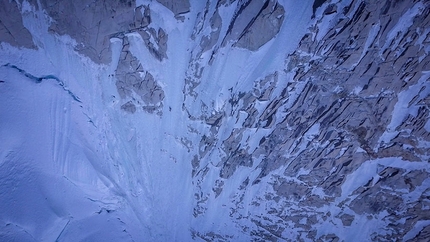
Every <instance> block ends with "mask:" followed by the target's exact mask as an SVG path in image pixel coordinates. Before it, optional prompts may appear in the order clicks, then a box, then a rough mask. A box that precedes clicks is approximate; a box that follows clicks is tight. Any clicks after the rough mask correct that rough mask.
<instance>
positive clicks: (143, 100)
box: [115, 37, 164, 113]
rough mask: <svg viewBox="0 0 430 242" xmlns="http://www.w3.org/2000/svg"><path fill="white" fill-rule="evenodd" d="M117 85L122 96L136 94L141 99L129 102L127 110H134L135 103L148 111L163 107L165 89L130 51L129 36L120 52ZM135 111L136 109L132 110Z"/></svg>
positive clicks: (125, 38)
mask: <svg viewBox="0 0 430 242" xmlns="http://www.w3.org/2000/svg"><path fill="white" fill-rule="evenodd" d="M115 76H116V87H117V90H118V93H119V94H120V96H121V98H123V99H126V98H135V97H134V94H136V95H138V96H139V98H140V101H134V102H133V103H131V101H129V102H128V103H129V104H128V103H127V106H126V107H127V109H125V107H121V108H122V109H124V110H126V111H132V110H133V108H132V107H131V109H130V106H131V104H132V105H133V107H134V108H136V106H138V107H139V106H140V107H142V109H143V110H144V111H146V112H148V113H154V112H157V113H159V112H160V109H161V108H162V106H163V104H162V102H163V99H164V91H163V89H162V88H161V86H160V85H158V83H157V82H156V80H155V79H154V77H153V76H152V74H151V73H149V72H148V71H144V69H143V67H142V65H141V63H140V61H139V60H138V59H137V58H136V57H135V56H134V55H133V54H132V53H131V52H130V51H129V43H128V39H127V37H124V39H123V48H122V51H121V54H120V59H119V62H118V66H117V69H116V71H115ZM132 113H134V111H133V112H132Z"/></svg>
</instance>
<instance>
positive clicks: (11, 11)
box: [0, 1, 37, 49]
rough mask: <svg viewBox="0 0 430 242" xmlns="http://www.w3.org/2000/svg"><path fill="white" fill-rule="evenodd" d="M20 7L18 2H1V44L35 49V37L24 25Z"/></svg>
mask: <svg viewBox="0 0 430 242" xmlns="http://www.w3.org/2000/svg"><path fill="white" fill-rule="evenodd" d="M20 7H21V6H20V5H18V2H17V1H1V2H0V42H7V43H9V44H11V45H12V46H17V47H25V48H31V49H35V48H37V46H36V45H35V44H34V42H33V37H32V36H31V33H30V32H29V31H28V29H27V28H25V27H24V25H23V22H22V16H21V11H20Z"/></svg>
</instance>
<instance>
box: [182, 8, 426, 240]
mask: <svg viewBox="0 0 430 242" xmlns="http://www.w3.org/2000/svg"><path fill="white" fill-rule="evenodd" d="M248 4H252V3H248ZM254 4H256V3H254ZM315 11H317V14H316V15H315V16H316V17H315V18H314V20H313V23H312V24H311V25H310V28H309V33H307V34H306V35H305V36H303V38H302V40H301V41H300V43H299V46H298V48H297V50H296V51H294V52H293V53H291V54H290V55H289V56H288V57H287V58H286V60H285V69H284V70H283V71H284V72H285V73H291V75H292V77H293V78H292V79H291V80H279V79H278V78H277V74H276V73H274V74H273V75H270V76H268V77H266V78H265V79H262V80H257V81H256V82H255V88H254V90H253V91H252V92H251V91H250V92H248V93H238V94H236V95H234V97H232V99H231V100H230V101H229V105H231V110H237V111H236V112H235V113H233V114H224V115H225V116H224V117H229V116H231V117H235V116H236V115H239V112H242V113H245V115H246V118H245V119H244V120H243V123H242V124H241V125H239V127H240V128H235V129H233V131H232V132H231V134H230V136H229V137H228V138H227V139H225V140H222V141H221V144H222V145H221V146H220V148H221V149H222V151H223V154H225V156H224V157H221V158H220V161H219V163H218V165H219V166H220V173H219V179H220V180H216V182H214V185H213V187H214V190H213V192H214V193H215V194H214V196H215V197H217V196H219V193H220V191H221V193H222V184H223V183H222V181H224V180H228V179H229V178H230V177H232V176H233V175H234V174H235V173H236V172H239V171H243V169H239V167H241V166H242V167H249V166H250V167H252V164H258V165H257V169H258V170H260V172H259V175H258V176H257V177H256V178H254V179H251V178H250V177H246V178H245V179H244V181H243V182H244V186H243V187H242V189H243V190H240V189H239V187H238V188H237V189H238V192H237V193H235V195H234V196H233V197H231V203H232V206H231V209H232V213H231V216H232V218H233V219H237V220H238V222H237V224H238V226H241V225H243V231H244V233H251V234H252V235H253V236H254V238H255V239H257V238H260V239H261V238H264V239H267V240H274V241H276V240H288V239H292V238H296V239H297V240H299V239H310V240H318V239H319V240H327V239H335V240H336V239H339V237H338V236H337V235H336V230H334V229H333V230H330V231H332V233H327V234H324V235H323V234H321V232H320V230H319V228H318V227H320V226H322V225H321V224H324V223H325V222H324V221H327V223H332V224H335V225H336V226H340V227H344V228H345V229H346V228H347V227H350V226H353V225H354V223H357V221H363V219H364V220H365V221H367V222H368V223H373V224H375V226H381V228H380V229H381V230H382V227H383V228H384V230H385V231H386V232H384V233H380V232H378V231H375V232H373V233H372V234H370V238H371V239H372V240H398V239H401V238H404V237H405V236H406V234H407V233H408V232H409V231H411V229H412V228H413V227H414V226H415V225H417V224H420V223H421V222H422V221H424V220H425V219H424V217H423V216H426V215H429V214H430V211H429V210H428V209H427V208H426V209H424V208H423V207H422V205H421V204H422V203H423V202H424V201H427V199H424V200H423V196H424V197H425V196H426V195H425V194H427V192H426V191H428V187H427V185H424V184H425V183H426V182H428V180H426V178H425V177H428V175H427V174H428V172H427V171H425V170H421V167H423V166H428V163H427V157H428V155H429V153H428V149H427V148H425V147H426V145H425V144H426V143H428V142H429V139H430V136H429V131H430V130H429V126H428V117H429V108H428V99H429V94H430V91H428V90H429V88H430V85H429V77H430V76H429V74H428V71H427V70H428V69H429V63H430V59H429V57H428V46H429V44H430V43H429V41H428V38H429V28H428V26H429V21H430V18H429V11H430V8H429V5H428V2H422V1H417V2H415V3H410V2H408V1H398V2H395V3H394V2H390V1H374V2H368V1H358V0H354V1H351V2H348V3H346V2H343V3H338V4H336V3H331V2H327V3H324V4H322V3H321V8H316V9H315ZM318 11H319V12H318ZM238 16H240V15H238ZM251 16H255V15H252V14H251ZM238 18H239V17H238ZM237 21H238V20H237ZM233 26H234V27H232V28H231V30H230V32H229V33H230V34H229V35H227V36H229V37H226V38H225V42H226V41H228V40H229V39H230V38H231V39H238V38H237V36H242V35H240V34H239V33H241V31H235V30H234V29H236V28H239V26H240V25H233ZM272 29H273V28H272ZM233 33H235V34H238V35H237V36H236V37H233ZM240 39H241V38H239V40H240ZM239 43H240V41H238V42H236V43H235V44H234V45H235V46H238V45H239ZM248 44H249V43H248ZM251 45H252V44H251ZM248 47H249V46H248ZM250 49H253V47H251V48H250ZM195 66H197V67H198V68H197V69H196V68H195ZM200 66H202V67H200ZM200 66H199V65H194V66H192V68H190V69H191V70H193V71H194V72H195V73H200V72H201V69H202V68H205V67H203V65H200ZM198 70H200V72H199V71H198ZM196 76H197V75H196ZM196 84H197V85H198V83H196V82H192V81H190V87H193V86H195V85H196ZM275 87H277V88H281V89H282V92H281V93H280V94H275V93H273V92H272V90H273V89H274V88H275ZM190 90H192V89H191V88H190ZM262 102H263V103H264V104H263V105H264V108H261V105H262ZM259 110H262V111H259ZM225 120H227V118H221V119H220V120H219V123H218V126H219V129H220V130H223V128H224V126H223V122H224V121H225ZM252 129H266V130H267V135H265V136H263V137H262V138H259V140H258V144H259V145H258V147H257V148H255V149H251V148H250V145H248V144H249V143H253V142H255V141H252V139H253V137H252V136H249V135H247V133H249V132H250V130H252ZM216 137H218V136H217V135H216V134H212V135H211V136H210V139H208V138H207V137H206V138H205V139H204V140H205V141H203V139H202V142H205V143H207V141H208V140H213V141H212V142H211V143H210V145H206V146H205V147H206V148H205V152H204V153H200V157H199V159H200V160H205V159H206V158H205V155H206V154H210V153H211V149H213V150H215V149H217V148H218V147H219V146H218V145H217V142H216ZM244 137H248V138H247V139H244ZM243 140H246V142H243ZM390 158H392V159H393V161H392V162H388V161H389V160H390ZM210 159H213V157H212V158H210ZM398 159H399V160H400V161H399V162H400V163H396V162H394V160H398ZM212 162H214V161H213V160H212ZM369 162H370V163H369ZM372 162H373V163H372ZM414 162H418V163H419V165H417V168H408V169H402V168H401V167H403V166H408V167H414V165H413V163H414ZM200 164H205V162H200ZM368 164H369V165H370V164H378V165H377V166H376V167H377V168H376V167H375V169H376V170H375V173H374V174H373V173H372V172H373V170H372V171H369V172H371V173H372V175H370V176H369V179H367V178H366V179H365V184H362V185H358V186H357V187H356V189H352V190H351V194H349V190H348V189H347V187H346V185H345V184H347V183H349V182H354V179H358V178H355V176H357V174H359V173H360V172H361V169H364V168H363V167H367V165H368ZM194 169H196V170H197V171H196V174H198V175H197V178H196V180H200V179H201V180H202V181H204V180H205V179H208V178H205V175H204V174H205V173H203V171H204V170H206V169H207V167H201V171H200V173H199V171H198V168H196V167H195V168H194ZM357 170H360V171H357ZM412 177H416V179H414V180H415V182H412V180H411V179H412ZM214 181H215V180H214ZM425 181H426V182H425ZM357 182H358V183H359V184H361V183H360V182H359V181H357ZM269 184H270V185H269ZM253 186H258V187H260V189H263V190H266V192H264V193H263V194H259V195H256V196H255V197H253V198H248V199H252V202H248V203H247V204H245V203H244V202H243V199H244V198H243V197H245V196H246V190H248V189H252V187H253ZM230 189H231V188H230ZM426 189H427V190H426ZM196 190H197V191H199V192H201V190H200V189H196ZM418 190H419V191H418ZM242 191H243V192H242ZM199 192H198V193H199ZM210 194H211V192H208V193H207V195H206V196H201V195H200V196H198V197H197V203H196V210H195V216H204V213H205V210H204V209H202V208H204V207H205V205H204V204H207V203H208V201H210V200H209V199H208V198H210V197H211V195H210ZM411 197H413V198H411ZM263 204H264V205H263ZM261 206H263V208H261ZM327 208H330V209H329V210H330V212H328V211H327ZM334 208H336V209H334ZM253 209H255V211H258V212H255V213H254V212H252V211H253ZM261 210H262V211H264V214H265V215H263V216H262V215H261V214H260V211H261ZM422 214H425V215H422ZM249 220H251V221H253V223H254V224H255V227H254V229H253V230H251V231H252V232H250V231H249V230H250V228H249V227H248V226H245V224H246V222H245V221H249ZM402 220H403V221H404V222H394V221H402ZM240 221H243V222H240ZM390 221H393V222H390ZM420 221H421V222H420ZM293 228H296V229H297V231H299V230H301V231H308V232H306V233H301V232H292V231H295V229H293ZM422 229H423V230H422V231H424V230H425V229H426V228H422ZM286 231H290V234H288V232H286ZM379 231H380V230H379ZM292 234H294V236H293V235H292ZM415 235H416V236H423V235H422V234H421V233H417V234H415ZM412 238H413V237H412ZM417 238H418V237H417ZM417 238H415V239H417Z"/></svg>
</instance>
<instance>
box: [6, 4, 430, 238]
mask: <svg viewBox="0 0 430 242" xmlns="http://www.w3.org/2000/svg"><path fill="white" fill-rule="evenodd" d="M24 3H27V2H24ZM30 3H31V4H32V5H33V6H34V8H35V9H36V10H42V9H43V10H44V11H46V13H47V14H48V15H49V16H50V18H51V20H52V21H51V22H49V30H50V34H53V35H54V36H56V37H55V38H56V39H55V40H56V41H55V42H54V43H55V44H57V45H58V46H60V47H58V48H60V50H63V49H62V48H64V49H66V50H68V49H67V48H69V47H70V46H69V44H70V43H69V42H66V43H63V42H61V41H63V40H62V39H61V36H62V35H70V36H71V37H72V38H73V39H74V41H76V45H73V47H72V48H73V50H74V51H76V52H77V53H79V55H84V56H86V57H89V58H90V60H91V61H92V62H94V63H97V64H100V63H102V65H95V64H94V65H92V64H91V65H90V64H88V62H89V61H88V60H87V59H86V58H83V59H82V60H80V59H79V58H80V57H79V58H78V57H76V56H79V55H78V54H76V53H75V54H76V55H74V54H66V52H64V53H63V52H61V53H63V54H65V55H66V57H67V58H65V59H66V60H67V61H65V62H64V63H63V62H62V61H61V60H57V59H55V58H54V57H52V55H53V54H52V53H51V52H49V50H51V49H50V48H47V47H45V46H44V45H43V44H38V46H37V47H38V48H39V51H40V52H42V54H39V55H40V56H43V55H44V54H45V53H44V52H43V51H46V52H47V53H48V54H45V55H46V56H45V58H46V60H43V61H45V62H44V63H50V65H53V66H54V67H53V68H51V69H49V68H47V67H46V69H45V67H43V68H33V67H32V65H31V64H27V65H26V64H25V63H26V62H25V61H22V59H26V58H28V59H30V58H32V56H33V54H34V53H33V52H25V50H19V51H22V52H18V53H20V54H19V55H12V54H10V53H9V52H8V49H6V48H5V47H2V49H1V51H2V53H5V55H4V56H12V57H13V58H14V59H13V58H11V59H10V60H9V59H7V60H5V59H4V57H1V55H0V57H1V58H2V59H1V66H0V68H1V69H0V74H1V75H2V76H1V77H2V78H3V79H4V80H5V81H3V79H1V81H2V82H1V83H0V85H5V83H6V84H8V83H10V79H11V78H10V76H11V74H8V73H9V72H8V71H15V72H16V73H15V74H16V75H19V76H20V77H22V78H24V79H31V80H33V81H34V80H36V82H37V80H39V82H37V83H38V84H40V83H41V81H42V80H48V81H49V80H55V81H57V82H58V84H59V85H60V86H61V87H62V88H63V90H65V91H67V92H68V93H69V94H71V95H72V94H73V95H72V97H73V98H74V99H72V100H74V101H76V102H78V104H77V105H75V106H76V108H77V109H78V110H79V111H80V112H82V113H83V114H84V116H85V119H84V121H83V120H80V119H78V118H75V117H74V116H66V117H67V118H68V119H70V120H74V119H76V120H74V121H75V123H77V124H76V126H78V127H81V128H82V130H84V131H81V130H79V132H83V133H85V132H87V133H89V137H92V138H93V139H90V138H87V139H88V140H92V142H89V141H87V140H86V139H83V138H82V139H83V141H82V140H79V139H78V141H76V139H77V138H73V142H71V143H73V146H72V147H77V146H78V145H76V143H78V144H80V142H81V143H82V144H83V146H82V150H83V151H82V153H84V154H85V156H83V157H85V158H82V157H81V156H80V155H79V154H80V153H79V151H75V149H78V148H70V149H69V150H71V151H69V150H68V149H66V148H62V147H64V144H67V139H68V137H66V135H64V137H63V136H61V135H60V134H58V133H61V134H62V133H63V131H61V132H56V136H55V139H54V140H53V141H52V143H53V145H50V147H54V148H52V149H55V151H54V152H53V153H54V154H56V155H55V157H60V158H56V159H55V161H54V162H53V163H55V164H56V163H60V164H65V165H64V166H65V167H75V166H77V165H76V160H79V162H77V163H78V164H80V162H81V161H80V160H84V161H86V159H87V160H88V162H87V163H88V164H89V165H82V167H83V168H81V169H77V168H76V170H77V171H75V169H65V168H63V169H60V172H59V173H60V174H61V175H62V177H65V178H67V179H68V181H67V184H69V183H68V182H69V181H72V184H73V186H74V187H78V188H80V189H82V190H83V191H84V192H81V191H80V192H81V193H82V194H85V196H86V197H85V204H92V206H88V207H89V208H88V211H87V212H88V214H90V215H87V214H85V216H87V217H85V216H84V215H81V214H78V213H77V212H76V211H73V212H71V215H68V216H69V217H67V218H66V217H64V216H63V215H57V214H55V213H54V214H55V216H59V218H60V219H61V224H62V227H61V229H56V230H55V231H54V232H46V234H50V235H51V237H52V238H54V239H55V238H57V239H58V238H62V239H63V238H73V235H75V234H77V233H78V232H76V231H80V230H79V229H78V228H79V226H80V224H91V221H96V222H97V224H101V225H104V224H105V223H108V222H106V221H110V220H109V219H112V220H114V221H116V222H118V221H119V222H118V223H120V224H121V225H118V226H117V225H116V224H115V225H112V224H110V226H111V227H107V228H112V227H115V228H121V230H122V231H123V232H121V233H120V234H121V236H122V237H127V239H129V240H130V241H132V240H154V241H156V240H160V239H161V240H165V241H174V240H181V241H187V240H190V239H194V240H198V241H200V240H206V241H212V240H216V241H231V240H247V241H261V240H265V241H338V240H341V241H342V240H344V241H353V240H359V241H366V240H404V241H408V240H412V241H419V240H428V239H429V237H428V234H429V233H428V231H429V228H430V226H429V224H430V222H429V220H428V218H429V217H430V210H429V202H430V201H429V195H430V178H429V173H430V165H429V163H428V158H429V156H430V154H429V147H430V121H429V120H430V119H429V118H430V117H429V116H430V110H429V106H430V84H429V83H430V81H429V78H430V72H429V71H430V64H429V63H430V59H429V52H430V37H429V36H430V34H429V33H430V27H429V26H430V23H429V21H430V17H429V16H430V14H429V12H430V6H429V2H428V1H412V2H411V1H385V0H377V1H365V0H348V1H303V2H301V1H298V2H295V1H281V0H279V1H276V0H265V1H238V0H236V1H235V0H225V1H222V0H221V1H206V2H203V1H186V0H185V1H166V0H158V1H136V2H135V1H119V2H116V1H115V2H109V1H108V2H106V1H105V2H98V1H96V2H93V3H89V4H88V3H87V2H83V1H73V2H67V3H66V2H64V3H63V2H59V1H40V5H38V3H39V2H38V3H36V2H35V1H30ZM6 4H11V3H6ZM11 6H12V5H11ZM12 7H15V6H14V5H13V6H12ZM15 8H16V9H15V10H14V11H15V12H14V14H13V15H14V17H15V18H16V19H20V18H25V17H28V16H29V15H31V14H30V13H29V12H26V15H28V16H21V15H20V12H19V11H18V10H20V7H19V5H17V6H16V7H15ZM0 11H1V10H0ZM23 12H24V11H23ZM36 14H39V15H36ZM36 14H35V16H36V17H35V18H34V19H38V18H37V16H39V19H41V18H40V17H41V16H43V14H44V13H42V12H38V13H36ZM15 15H16V16H15ZM0 19H1V17H0ZM76 20H77V21H76ZM2 21H3V20H2ZM39 21H41V20H39ZM18 25H20V23H19V22H18ZM24 25H25V26H26V28H27V27H28V26H30V27H32V28H30V27H28V28H29V29H31V31H32V32H31V33H32V34H37V31H43V29H42V30H40V29H37V28H36V29H35V27H34V26H31V25H30V24H28V22H27V25H26V24H25V21H24ZM14 29H15V28H14ZM19 29H21V27H19ZM11 33H13V32H12V31H11ZM23 35H26V34H25V30H23ZM47 39H48V38H47ZM1 41H8V42H12V41H13V40H12V39H11V38H10V37H7V38H5V39H1ZM40 41H42V40H40V39H39V42H40ZM42 42H43V41H42ZM43 43H45V42H43ZM46 43H49V44H52V42H49V41H47V42H46ZM19 45H22V46H25V47H27V48H28V47H29V46H30V45H29V44H28V43H26V44H22V43H21V44H19ZM56 48H57V47H56ZM52 50H53V51H54V53H56V51H57V50H56V49H55V48H54V47H53V48H52ZM40 52H37V53H40ZM21 53H24V54H21ZM67 53H69V52H67ZM16 56H24V57H16ZM61 58H62V57H61ZM76 59H79V61H78V62H77V63H78V64H76V63H75V62H74V61H75V60H76ZM53 60H54V61H53ZM55 60H56V61H55ZM21 62H22V63H21ZM9 63H11V64H9ZM71 63H72V64H71ZM15 64H16V65H15ZM21 65H24V67H22V66H21ZM74 65H78V66H79V65H82V66H83V67H82V68H80V69H79V68H75V67H74V68H75V69H73V70H80V71H82V70H85V69H90V68H89V67H91V68H93V69H91V70H90V71H88V72H94V73H95V74H92V75H91V74H88V73H84V74H83V75H82V77H85V78H88V79H85V78H80V79H83V80H84V81H82V80H80V79H79V80H76V79H77V78H76V79H75V77H74V75H75V74H76V73H71V74H70V75H67V74H64V73H62V72H61V71H59V70H65V69H67V70H68V68H69V66H74ZM35 66H37V65H35ZM32 68H33V69H32ZM27 69H30V70H27ZM47 70H50V71H52V72H53V74H56V75H47V73H44V74H43V75H42V74H40V73H41V72H42V73H43V72H45V71H47ZM4 73H6V74H4ZM30 73H35V74H30ZM36 74H37V75H36ZM57 74H58V76H61V78H60V77H57ZM39 76H40V78H39ZM73 82H79V83H80V85H83V86H85V87H86V88H87V90H86V89H85V88H79V87H78V86H76V85H75V86H73V85H72V87H69V86H68V84H69V85H70V84H73ZM43 83H45V82H43ZM39 87H40V86H39ZM0 88H1V86H0ZM74 88H75V89H78V91H76V90H74ZM70 89H73V92H72V91H70ZM87 92H88V93H96V94H97V95H93V96H91V97H88V96H90V94H88V93H87ZM75 94H76V95H78V96H79V97H80V98H79V99H76V97H77V96H75ZM57 98H58V97H57ZM58 99H59V100H61V103H65V102H66V101H64V98H62V99H60V98H58ZM53 100H57V99H55V98H53ZM69 102H70V101H69ZM70 105H73V103H72V104H70ZM51 106H53V105H51ZM55 107H56V109H55V110H54V111H55V112H53V113H54V114H56V115H57V114H58V113H60V111H58V110H60V108H59V107H58V105H56V106H55ZM57 109H58V110H57ZM81 110H82V111H81ZM64 112H65V111H64ZM81 116H82V115H81ZM61 117H62V116H61ZM79 117H80V116H79ZM51 118H52V119H54V120H56V122H57V123H68V122H70V121H67V122H66V121H63V119H65V120H67V119H66V118H58V117H54V116H53V117H51ZM73 118H74V119H73ZM57 119H59V120H60V121H57ZM82 123H88V125H87V126H85V125H84V124H82ZM54 127H57V126H55V125H54ZM61 129H64V130H66V131H67V129H66V127H65V125H63V126H61ZM67 132H68V133H67V134H68V135H70V136H71V134H70V133H71V131H67ZM57 136H58V137H57ZM58 140H60V141H58ZM94 140H95V141H94ZM58 147H60V148H61V149H60V148H58ZM60 151H63V152H60ZM72 151H73V152H72ZM57 152H59V153H64V157H63V155H58V154H57ZM12 153H13V152H12ZM12 153H11V154H12ZM75 157H78V158H79V159H76V158H75ZM8 159H9V158H8ZM82 163H84V162H83V161H82ZM84 164H86V163H84ZM60 167H61V166H60ZM93 170H94V171H93ZM82 171H85V172H82ZM90 171H93V172H94V174H96V175H94V176H95V177H100V180H101V181H102V182H99V183H102V184H104V186H102V185H100V184H99V183H97V185H94V184H93V181H92V179H96V178H91V179H89V178H86V177H85V176H84V175H80V173H83V174H87V173H88V174H93V173H90ZM75 173H77V174H78V175H76V174H75ZM19 179H21V178H19ZM22 179H24V178H22ZM69 179H70V180H69ZM88 180H90V181H91V182H88ZM0 184H3V183H0ZM5 184H7V188H9V186H12V185H10V184H12V182H9V180H8V182H7V183H5ZM5 186H6V185H5ZM86 187H92V188H93V189H95V190H98V189H99V188H100V187H103V189H105V190H107V191H108V192H105V191H104V190H103V192H104V193H102V192H100V193H101V194H102V195H99V194H97V196H96V195H94V194H92V193H90V192H87V190H90V189H87V188H86ZM68 189H69V188H68ZM69 190H70V189H69ZM81 193H78V194H81ZM106 194H108V195H109V196H108V197H109V198H110V199H112V201H111V200H108V201H104V200H103V196H105V197H107V195H106ZM11 196H12V195H11ZM52 196H53V197H55V195H52ZM93 197H97V199H94V198H93ZM99 197H101V198H99ZM112 197H113V198H115V199H113V198H112ZM12 198H13V197H12ZM36 198H37V199H39V198H38V197H36ZM87 198H88V199H87ZM41 199H42V198H41ZM88 200H89V201H88ZM1 201H3V200H0V205H1V204H3V202H1ZM37 201H39V200H37ZM93 206H94V207H95V208H93ZM48 207H49V206H48ZM59 207H62V206H60V205H59ZM35 208H37V207H35ZM62 208H63V210H64V211H69V210H70V208H68V207H66V206H65V205H64V207H62ZM93 210H94V211H93ZM55 211H56V210H55ZM124 211H125V212H124ZM75 214H78V215H79V216H78V215H76V217H78V218H79V219H78V218H74V217H73V215H75ZM98 215H100V216H98ZM55 216H53V217H55ZM111 216H112V217H111ZM87 218H90V219H87ZM7 219H9V220H13V219H10V218H5V217H1V216H0V221H3V220H4V221H6V220H7ZM86 219H87V220H86ZM9 220H8V221H9ZM53 220H54V219H53ZM85 221H90V222H86V223H85ZM124 221H125V222H124ZM13 222H14V223H15V224H17V226H18V225H19V221H18V222H16V221H13ZM69 223H70V225H69ZM7 226H9V225H8V224H7V225H5V228H7V231H6V230H5V231H6V232H4V233H0V236H2V235H4V234H10V233H11V232H8V231H9V230H10V227H7ZM100 227H101V228H97V229H98V231H103V226H100ZM136 227H138V228H137V229H136ZM19 228H21V227H19ZM130 228H132V229H130ZM136 230H137V231H140V232H136ZM20 231H21V230H20ZM23 231H24V232H26V233H27V234H29V235H32V236H33V237H35V238H42V237H40V236H39V237H37V234H34V233H32V232H31V230H29V231H30V232H27V231H26V230H25V229H24V230H23ZM112 231H116V230H112ZM142 231H143V232H142ZM24 232H22V231H21V232H20V235H22V234H24V235H25V233H24ZM87 232H88V231H87ZM88 233H90V232H88ZM88 233H82V234H83V235H82V237H80V238H83V239H94V237H91V236H92V235H91V234H90V235H88ZM111 233H116V232H111ZM12 234H13V233H12ZM17 234H18V232H17ZM99 234H103V233H102V232H99ZM24 235H22V236H24ZM122 237H121V238H122ZM5 238H6V237H5ZM7 238H9V237H7ZM45 238H46V237H45ZM100 238H103V237H100ZM116 238H118V237H116Z"/></svg>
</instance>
